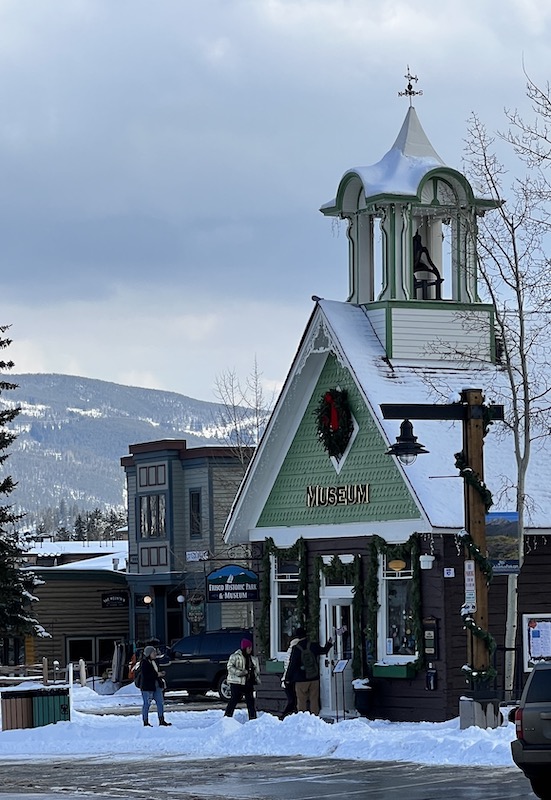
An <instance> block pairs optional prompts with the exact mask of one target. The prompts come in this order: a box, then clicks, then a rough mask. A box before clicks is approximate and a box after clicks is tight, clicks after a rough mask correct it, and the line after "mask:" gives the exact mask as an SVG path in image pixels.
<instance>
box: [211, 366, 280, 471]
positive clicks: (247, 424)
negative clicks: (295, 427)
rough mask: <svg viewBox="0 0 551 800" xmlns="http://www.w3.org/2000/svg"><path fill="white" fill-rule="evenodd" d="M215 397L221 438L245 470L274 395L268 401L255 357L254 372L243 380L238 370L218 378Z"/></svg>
mask: <svg viewBox="0 0 551 800" xmlns="http://www.w3.org/2000/svg"><path fill="white" fill-rule="evenodd" d="M214 393H215V396H216V397H217V399H218V401H219V403H220V408H219V413H218V419H217V420H216V425H217V427H218V429H219V437H220V438H221V440H222V442H223V443H224V444H226V445H227V446H228V447H231V448H232V450H233V451H234V453H235V454H236V455H237V456H238V458H239V460H240V461H241V463H242V465H243V467H246V465H247V464H248V462H249V460H250V457H251V448H255V447H256V446H257V445H258V443H259V442H260V439H261V437H262V434H263V433H264V428H265V427H266V424H267V422H268V419H269V417H270V413H271V410H272V407H273V404H274V394H273V393H272V394H271V395H270V396H269V397H268V398H266V395H265V393H264V388H263V383H262V372H261V371H260V370H259V368H258V363H257V360H256V357H255V359H254V363H253V367H252V369H251V372H250V373H249V374H248V375H247V376H246V378H244V379H241V378H239V377H238V375H237V373H236V371H235V369H228V370H226V371H225V372H222V373H221V374H220V375H218V376H217V377H216V380H215V388H214Z"/></svg>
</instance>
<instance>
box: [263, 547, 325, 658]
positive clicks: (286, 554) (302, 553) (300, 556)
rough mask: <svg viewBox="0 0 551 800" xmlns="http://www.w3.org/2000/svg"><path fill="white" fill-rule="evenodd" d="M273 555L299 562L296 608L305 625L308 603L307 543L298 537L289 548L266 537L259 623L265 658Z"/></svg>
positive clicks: (267, 650)
mask: <svg viewBox="0 0 551 800" xmlns="http://www.w3.org/2000/svg"><path fill="white" fill-rule="evenodd" d="M271 556H276V557H277V558H288V559H289V560H290V561H297V562H298V572H299V576H298V594H297V605H296V608H297V616H298V619H299V623H300V625H304V620H305V616H306V608H307V603H308V564H307V559H306V543H305V541H304V539H303V538H302V537H301V538H300V539H297V541H296V542H295V543H294V545H292V546H291V547H287V548H279V547H276V546H275V544H274V540H273V539H271V538H268V539H266V541H265V542H264V550H263V553H262V576H261V593H260V620H259V625H258V638H259V644H260V652H261V653H262V654H263V655H264V657H265V658H269V653H270V602H271V595H270V586H271V580H270V572H271V562H270V558H271ZM318 596H319V594H318ZM318 605H319V603H318ZM318 615H319V611H318Z"/></svg>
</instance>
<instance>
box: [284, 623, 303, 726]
mask: <svg viewBox="0 0 551 800" xmlns="http://www.w3.org/2000/svg"><path fill="white" fill-rule="evenodd" d="M298 642H299V640H298V639H297V637H296V636H295V638H294V639H291V641H290V643H289V647H288V648H287V652H286V653H285V658H284V659H283V675H282V676H281V686H282V688H283V691H284V692H285V696H286V698H287V705H286V706H285V708H284V709H283V711H282V712H281V714H280V715H279V718H280V719H285V717H288V716H289V715H290V714H296V712H297V695H296V692H295V684H294V683H291V681H290V680H288V678H287V672H288V670H289V661H290V660H291V652H292V650H293V647H294V646H295V645H296V644H298Z"/></svg>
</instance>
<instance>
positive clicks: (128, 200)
mask: <svg viewBox="0 0 551 800" xmlns="http://www.w3.org/2000/svg"><path fill="white" fill-rule="evenodd" d="M550 21H551V10H548V9H547V8H544V7H542V5H541V3H539V4H536V3H534V2H531V0H486V2H484V3H479V4H478V5H477V6H476V9H475V8H474V6H472V5H471V4H466V3H463V4H461V3H457V2H451V0H427V1H426V2H424V3H422V4H417V5H415V6H412V5H411V3H407V2H405V0H381V2H379V3H373V2H371V3H366V2H365V0H232V2H228V0H202V2H200V3H191V2H181V0H157V2H156V3H154V4H152V3H151V2H149V0H118V1H117V2H116V3H114V2H113V1H112V0H56V2H55V3H37V2H36V0H0V23H1V24H0V107H1V109H2V113H1V114H0V176H1V181H0V268H1V269H2V274H3V276H4V286H3V309H2V319H1V320H0V321H1V322H4V321H5V322H13V323H14V328H13V335H14V349H15V350H16V351H17V354H18V355H17V357H15V360H16V361H17V362H21V363H17V369H18V370H31V371H36V370H41V371H43V370H44V371H50V370H51V371H56V372H65V371H67V372H71V373H75V372H76V373H78V374H83V375H90V376H91V377H105V378H106V379H109V380H120V381H141V380H143V381H147V383H148V385H151V386H156V387H163V388H173V389H176V390H178V391H185V393H187V394H191V395H196V396H202V397H208V396H209V394H210V391H211V387H212V385H213V378H214V375H215V374H216V373H217V372H220V371H221V370H222V369H224V367H225V366H226V365H230V364H231V365H232V366H236V367H238V366H239V367H240V368H241V369H243V370H244V371H245V372H247V371H248V369H249V365H250V364H251V363H252V360H253V357H254V351H255V349H256V348H257V347H258V348H259V350H260V352H258V353H257V355H258V360H259V364H260V366H261V368H263V367H265V373H266V379H267V380H269V381H271V382H273V383H275V384H280V383H281V381H282V380H283V379H284V377H285V373H286V371H287V368H288V366H289V363H290V359H291V358H292V355H293V354H294V352H295V348H296V345H297V343H298V340H299V337H300V335H301V332H302V328H303V327H304V325H305V324H306V321H307V318H308V315H309V312H310V308H311V301H310V296H311V295H312V294H314V293H315V294H318V295H320V296H325V297H331V298H334V299H345V298H346V296H347V294H348V291H347V289H348V287H347V281H348V265H347V243H346V238H345V236H344V233H343V232H342V231H341V235H340V236H335V235H334V231H333V228H332V225H331V222H330V221H328V220H327V219H324V218H323V217H322V216H321V214H320V213H319V210H318V209H319V207H320V205H321V204H322V203H324V202H326V201H327V200H329V199H330V198H331V197H333V196H334V194H335V190H336V187H337V185H338V182H339V180H340V177H341V176H342V174H343V173H344V172H345V171H346V170H347V169H348V168H350V167H353V166H357V165H361V164H370V163H374V162H375V161H378V160H379V159H380V158H381V157H382V155H383V154H384V153H385V152H386V150H387V149H388V148H389V147H390V145H391V144H392V142H393V141H394V138H395V136H396V134H397V132H398V130H399V128H400V125H401V122H402V119H403V116H404V114H405V111H406V108H407V101H406V100H404V99H400V98H399V97H398V91H399V90H403V89H404V88H405V84H406V81H405V78H404V74H405V71H406V65H407V63H409V64H410V66H411V68H412V70H413V72H414V73H416V74H417V75H418V76H419V84H418V85H417V86H416V88H419V89H422V90H423V91H424V95H423V97H422V98H418V102H416V106H417V108H418V111H419V115H420V117H421V120H422V123H423V126H424V127H425V129H426V131H427V134H428V135H429V137H430V139H431V141H432V142H433V144H434V146H435V149H436V150H437V151H438V152H439V153H440V154H441V156H442V157H443V158H444V159H445V160H446V161H447V163H449V164H450V165H451V166H456V167H460V166H461V155H462V148H463V138H464V136H465V131H466V119H467V118H468V116H469V114H470V112H471V110H478V111H479V113H480V114H481V115H482V116H483V118H484V121H486V122H487V123H488V126H489V128H490V130H494V129H496V128H499V127H503V122H504V119H503V115H502V109H503V107H504V106H518V105H521V106H522V103H523V89H524V83H525V78H524V76H523V74H522V57H523V53H524V54H525V58H526V66H527V69H528V71H529V73H530V74H531V75H532V76H533V77H534V79H536V80H538V81H539V82H540V83H542V84H544V83H545V80H546V79H547V69H548V66H547V65H548V55H549V45H548V42H549V33H550V31H549V26H550ZM301 315H302V316H301ZM251 331H253V334H252V335H251Z"/></svg>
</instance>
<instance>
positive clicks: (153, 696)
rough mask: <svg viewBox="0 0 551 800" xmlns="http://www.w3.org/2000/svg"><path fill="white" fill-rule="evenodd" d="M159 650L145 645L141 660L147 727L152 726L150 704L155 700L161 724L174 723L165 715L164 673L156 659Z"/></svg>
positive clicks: (144, 721) (144, 713)
mask: <svg viewBox="0 0 551 800" xmlns="http://www.w3.org/2000/svg"><path fill="white" fill-rule="evenodd" d="M156 655H157V650H156V649H155V648H154V647H153V645H148V646H147V647H144V651H143V655H142V658H141V661H140V667H139V677H138V679H137V680H138V685H139V688H140V690H141V693H142V699H143V706H142V719H143V724H144V725H145V727H146V728H151V724H150V722H149V706H150V705H151V701H152V700H155V704H156V706H157V715H158V717H159V725H164V726H165V727H168V726H170V725H171V724H172V723H171V722H167V721H166V720H165V715H164V698H163V688H164V681H163V673H162V672H159V667H158V666H157V663H156V661H155V657H156Z"/></svg>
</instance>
